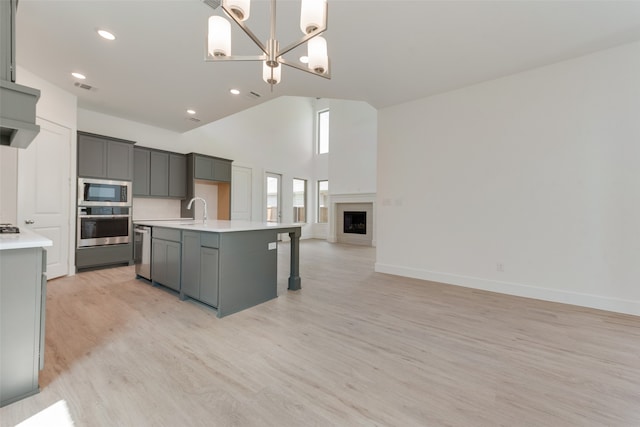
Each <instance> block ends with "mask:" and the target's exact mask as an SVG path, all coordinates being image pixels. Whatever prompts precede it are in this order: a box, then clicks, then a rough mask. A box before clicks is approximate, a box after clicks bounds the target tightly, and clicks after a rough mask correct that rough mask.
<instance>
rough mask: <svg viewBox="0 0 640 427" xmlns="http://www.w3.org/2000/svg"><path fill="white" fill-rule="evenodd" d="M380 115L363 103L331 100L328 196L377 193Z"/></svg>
mask: <svg viewBox="0 0 640 427" xmlns="http://www.w3.org/2000/svg"><path fill="white" fill-rule="evenodd" d="M377 135H378V112H377V110H376V109H375V108H373V107H372V106H370V105H369V104H367V103H366V102H360V101H343V100H335V99H332V100H331V111H330V113H329V139H330V150H329V177H330V179H331V181H330V182H329V193H330V194H360V193H375V192H376V176H377V171H376V158H377V142H378V136H377Z"/></svg>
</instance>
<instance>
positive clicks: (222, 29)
mask: <svg viewBox="0 0 640 427" xmlns="http://www.w3.org/2000/svg"><path fill="white" fill-rule="evenodd" d="M208 52H209V55H211V56H230V55H231V24H230V23H229V21H227V20H226V19H224V18H223V17H222V16H217V15H214V16H211V17H209V46H208Z"/></svg>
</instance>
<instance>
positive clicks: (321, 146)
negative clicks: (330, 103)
mask: <svg viewBox="0 0 640 427" xmlns="http://www.w3.org/2000/svg"><path fill="white" fill-rule="evenodd" d="M317 136H318V154H325V153H328V152H329V110H323V111H319V112H318V135H317Z"/></svg>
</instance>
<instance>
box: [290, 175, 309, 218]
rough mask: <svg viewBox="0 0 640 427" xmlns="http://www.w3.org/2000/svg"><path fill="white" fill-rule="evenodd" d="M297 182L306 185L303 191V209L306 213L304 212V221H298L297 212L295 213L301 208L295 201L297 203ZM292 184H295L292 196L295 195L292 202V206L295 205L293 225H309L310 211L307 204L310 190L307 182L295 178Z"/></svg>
mask: <svg viewBox="0 0 640 427" xmlns="http://www.w3.org/2000/svg"><path fill="white" fill-rule="evenodd" d="M296 181H302V183H303V184H304V187H303V189H302V208H303V209H304V211H303V212H304V218H303V219H302V221H297V218H296V212H295V209H296V207H299V206H296V205H295V201H296V192H295V188H296V186H295V182H296ZM292 183H293V194H292V195H293V201H292V205H293V223H294V224H306V223H307V219H308V214H307V211H308V209H307V205H308V202H307V189H308V185H307V180H306V179H304V178H293V181H292Z"/></svg>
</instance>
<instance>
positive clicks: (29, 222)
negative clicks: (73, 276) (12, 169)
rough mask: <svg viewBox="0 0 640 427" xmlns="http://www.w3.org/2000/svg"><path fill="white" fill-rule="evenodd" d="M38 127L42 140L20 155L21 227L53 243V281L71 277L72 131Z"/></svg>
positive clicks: (49, 272)
mask: <svg viewBox="0 0 640 427" xmlns="http://www.w3.org/2000/svg"><path fill="white" fill-rule="evenodd" d="M38 124H39V125H40V133H39V134H38V136H37V137H36V138H35V139H34V140H33V142H32V143H31V145H29V148H27V149H26V150H19V152H18V225H19V226H20V227H27V228H29V229H31V230H33V231H35V232H36V233H38V234H40V235H42V236H44V237H46V238H48V239H50V240H52V241H53V246H51V247H48V248H47V278H48V279H52V278H54V277H60V276H65V275H67V274H69V251H70V242H69V231H70V225H69V224H70V219H71V216H70V207H69V205H70V202H71V199H70V197H71V180H70V168H71V129H69V128H66V127H63V126H60V125H58V124H55V123H53V122H49V121H47V120H44V119H38ZM71 243H73V242H71Z"/></svg>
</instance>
